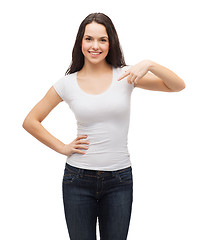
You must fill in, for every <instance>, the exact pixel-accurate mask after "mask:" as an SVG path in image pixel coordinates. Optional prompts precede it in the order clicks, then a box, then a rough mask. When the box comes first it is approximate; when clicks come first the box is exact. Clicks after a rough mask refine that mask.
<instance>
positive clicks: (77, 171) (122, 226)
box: [62, 163, 133, 240]
mask: <svg viewBox="0 0 203 240" xmlns="http://www.w3.org/2000/svg"><path fill="white" fill-rule="evenodd" d="M62 185H63V203H64V211H65V219H66V223H67V228H68V233H69V236H70V240H96V239H97V236H96V223H97V218H98V224H99V233H100V239H101V240H126V239H127V234H128V229H129V225H130V218H131V210H132V202H133V176H132V168H131V167H128V168H125V169H121V170H117V171H97V170H86V169H81V168H76V167H73V166H71V165H69V164H67V163H66V166H65V169H64V175H63V184H62Z"/></svg>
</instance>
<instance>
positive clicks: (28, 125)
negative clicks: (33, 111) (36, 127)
mask: <svg viewBox="0 0 203 240" xmlns="http://www.w3.org/2000/svg"><path fill="white" fill-rule="evenodd" d="M33 123H34V120H33V119H31V118H30V117H28V116H27V117H26V118H25V120H24V122H23V124H22V127H23V128H24V129H25V130H26V131H27V132H30V130H31V129H32V128H33Z"/></svg>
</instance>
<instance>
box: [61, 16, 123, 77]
mask: <svg viewBox="0 0 203 240" xmlns="http://www.w3.org/2000/svg"><path fill="white" fill-rule="evenodd" d="M93 21H94V22H96V23H99V24H102V25H104V26H105V28H106V31H107V34H108V37H109V52H108V55H107V56H106V61H107V63H109V64H110V65H112V66H114V67H116V68H117V67H123V66H126V63H125V59H124V55H123V52H122V48H121V46H120V42H119V39H118V34H117V32H116V29H115V27H114V25H113V23H112V21H111V19H110V18H109V17H108V16H107V15H105V14H103V13H91V14H89V15H88V16H87V17H86V18H85V19H84V20H83V21H82V23H81V24H80V27H79V29H78V33H77V36H76V40H75V44H74V47H73V51H72V62H71V64H70V66H69V68H68V70H67V71H66V73H65V75H67V74H71V73H74V72H77V71H79V70H80V69H82V67H83V65H84V55H83V53H82V39H83V35H84V32H85V27H86V25H87V24H89V23H92V22H93Z"/></svg>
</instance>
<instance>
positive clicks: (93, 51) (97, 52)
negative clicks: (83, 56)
mask: <svg viewBox="0 0 203 240" xmlns="http://www.w3.org/2000/svg"><path fill="white" fill-rule="evenodd" d="M88 52H89V53H99V54H101V53H102V52H94V51H88Z"/></svg>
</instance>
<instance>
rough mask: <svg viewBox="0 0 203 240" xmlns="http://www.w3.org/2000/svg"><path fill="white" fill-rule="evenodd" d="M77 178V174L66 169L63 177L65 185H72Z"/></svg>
mask: <svg viewBox="0 0 203 240" xmlns="http://www.w3.org/2000/svg"><path fill="white" fill-rule="evenodd" d="M76 176H77V174H76V173H75V172H72V171H71V170H69V169H67V168H65V170H64V175H63V183H64V184H70V183H72V182H73V181H74V180H75V178H76Z"/></svg>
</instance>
